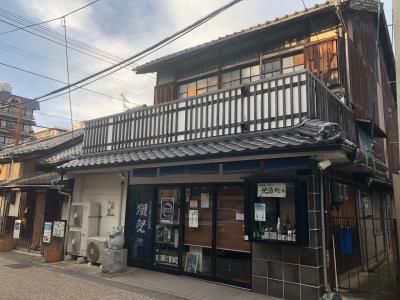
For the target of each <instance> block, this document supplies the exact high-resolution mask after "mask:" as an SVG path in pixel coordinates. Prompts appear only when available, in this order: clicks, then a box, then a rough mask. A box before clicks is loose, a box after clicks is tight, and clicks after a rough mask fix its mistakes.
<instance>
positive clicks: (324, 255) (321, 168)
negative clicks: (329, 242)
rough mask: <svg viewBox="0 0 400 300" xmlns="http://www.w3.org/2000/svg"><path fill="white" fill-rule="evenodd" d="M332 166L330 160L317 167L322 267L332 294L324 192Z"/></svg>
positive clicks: (327, 286)
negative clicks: (326, 179) (329, 278)
mask: <svg viewBox="0 0 400 300" xmlns="http://www.w3.org/2000/svg"><path fill="white" fill-rule="evenodd" d="M331 165H332V162H331V161H330V160H323V161H320V162H319V163H318V164H317V166H318V169H319V171H320V172H319V179H320V180H319V182H320V201H321V212H320V217H321V235H322V266H323V271H324V272H323V273H324V290H325V293H329V292H330V288H329V283H328V266H327V262H326V259H327V251H326V232H325V201H324V199H325V191H324V175H325V170H326V169H327V168H329V167H330V166H331Z"/></svg>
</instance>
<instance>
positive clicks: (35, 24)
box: [0, 0, 100, 34]
mask: <svg viewBox="0 0 400 300" xmlns="http://www.w3.org/2000/svg"><path fill="white" fill-rule="evenodd" d="M99 1H100V0H94V1H92V2H90V3H88V4H86V5H84V6H81V7H79V8H77V9H74V10H73V11H70V12H69V13H66V14H64V15H62V16H61V17H57V18H53V19H50V20H47V21H42V22H39V23H34V24H30V25H26V26H25V27H22V28H17V29H13V30H9V31H3V32H0V34H6V33H11V32H15V31H18V30H21V29H24V28H30V27H34V26H38V25H42V24H45V23H50V22H53V21H56V20H60V19H62V18H65V17H67V16H70V15H72V14H73V13H76V12H78V11H80V10H82V9H84V8H86V7H88V6H91V5H93V4H95V3H96V2H99Z"/></svg>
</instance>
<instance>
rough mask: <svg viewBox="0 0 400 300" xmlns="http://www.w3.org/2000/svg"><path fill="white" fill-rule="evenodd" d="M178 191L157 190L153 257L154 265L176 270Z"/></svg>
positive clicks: (177, 258)
mask: <svg viewBox="0 0 400 300" xmlns="http://www.w3.org/2000/svg"><path fill="white" fill-rule="evenodd" d="M180 194H181V192H180V189H178V188H162V189H159V194H158V199H157V200H158V203H157V211H156V228H155V229H156V232H155V257H154V262H155V264H156V265H160V266H165V267H170V268H171V267H172V268H178V266H179V225H180Z"/></svg>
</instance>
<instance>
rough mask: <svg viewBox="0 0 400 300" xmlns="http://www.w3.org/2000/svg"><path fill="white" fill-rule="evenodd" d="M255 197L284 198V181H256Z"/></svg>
mask: <svg viewBox="0 0 400 300" xmlns="http://www.w3.org/2000/svg"><path fill="white" fill-rule="evenodd" d="M257 197H264V198H267V197H269V198H285V197H286V183H277V182H269V183H258V184H257Z"/></svg>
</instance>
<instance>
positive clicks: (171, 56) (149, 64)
mask: <svg viewBox="0 0 400 300" xmlns="http://www.w3.org/2000/svg"><path fill="white" fill-rule="evenodd" d="M345 1H346V0H345ZM334 2H335V1H326V2H325V3H322V4H315V5H314V7H312V8H308V9H307V10H301V11H296V12H294V13H293V14H290V15H285V16H283V17H281V18H275V19H274V20H271V21H267V22H265V23H262V24H258V25H256V26H252V27H250V28H247V29H243V30H241V31H238V32H234V33H231V34H228V35H225V36H223V37H220V38H218V39H215V40H212V41H209V42H206V43H203V44H200V45H197V46H194V47H190V48H187V49H184V50H182V51H178V52H175V53H172V54H169V55H166V56H163V57H160V58H157V59H155V60H153V61H150V62H147V63H144V64H143V65H140V66H138V67H136V68H135V69H134V70H135V71H137V73H138V74H141V73H147V72H154V70H153V69H152V68H153V67H154V66H155V65H157V64H159V63H163V62H166V61H168V60H171V59H174V58H177V57H180V56H181V55H185V54H190V53H192V52H195V51H197V50H201V49H203V48H205V47H208V46H213V45H217V44H220V43H223V42H225V41H228V40H231V39H234V38H238V37H240V36H242V35H245V34H248V33H250V32H255V31H260V30H263V29H267V28H270V27H273V26H275V25H278V24H280V23H282V22H286V21H289V20H291V19H295V18H300V17H304V14H313V13H316V12H319V11H321V10H324V9H327V8H331V7H334V6H335V3H334ZM346 2H347V1H346Z"/></svg>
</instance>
